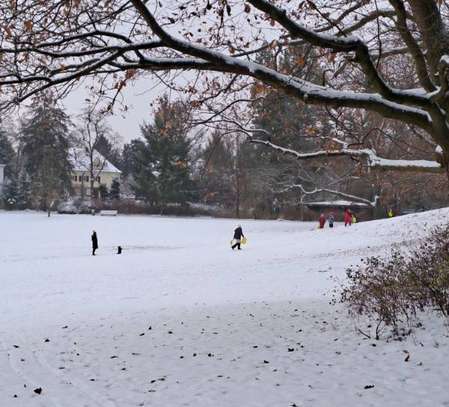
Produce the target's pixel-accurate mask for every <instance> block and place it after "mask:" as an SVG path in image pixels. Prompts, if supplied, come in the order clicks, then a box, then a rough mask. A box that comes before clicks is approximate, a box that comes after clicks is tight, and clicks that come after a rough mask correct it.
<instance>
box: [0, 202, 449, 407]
mask: <svg viewBox="0 0 449 407" xmlns="http://www.w3.org/2000/svg"><path fill="white" fill-rule="evenodd" d="M448 215H449V210H447V209H444V210H440V211H437V212H429V213H422V214H418V215H409V216H406V217H401V218H395V219H392V220H385V221H376V222H367V223H361V224H358V225H355V226H353V227H351V228H344V227H342V226H340V225H337V227H336V228H335V229H334V230H330V229H325V230H317V229H316V225H315V224H312V223H299V222H288V221H241V223H242V225H243V230H244V232H245V234H246V235H247V236H248V240H249V243H248V245H247V246H245V247H244V249H243V250H242V251H240V252H237V251H235V252H233V251H232V250H231V249H230V245H229V241H230V239H231V237H232V230H233V228H234V227H235V223H236V222H237V221H235V220H222V219H207V218H198V219H180V218H160V217H138V216H135V217H134V216H128V217H127V216H119V217H112V218H108V217H92V216H75V215H59V216H53V217H52V218H50V219H48V218H47V217H46V216H45V215H44V214H37V213H6V212H0V406H1V407H10V406H23V407H34V406H42V407H85V406H86V407H87V406H89V407H91V406H92V407H94V406H95V407H128V406H164V407H176V406H195V407H203V406H204V407H206V406H207V407H209V406H245V407H251V406H258V407H260V406H270V407H278V406H304V407H306V406H322V407H329V406H347V407H352V406H357V407H360V406H380V405H383V406H388V407H389V406H420V407H423V406H429V407H430V406H432V407H434V406H449V390H448V382H449V338H448V332H447V328H444V327H443V326H442V324H441V323H439V322H437V321H435V320H434V319H432V320H431V321H430V322H428V323H427V324H426V325H425V328H426V329H423V330H419V331H418V332H417V334H416V336H415V337H410V338H408V339H407V340H406V341H402V342H397V341H387V340H382V341H374V340H369V339H367V338H365V337H363V336H362V335H360V334H357V333H356V331H355V327H354V322H353V321H351V320H350V319H349V318H348V317H347V315H346V312H345V310H344V309H343V308H342V307H341V306H331V305H329V304H328V302H329V299H330V298H331V290H332V289H333V288H334V287H335V286H336V284H337V283H336V282H335V279H340V280H342V279H344V271H345V268H346V267H347V266H349V265H350V264H355V263H356V262H358V261H360V259H361V258H362V257H365V256H367V255H370V254H378V253H385V252H387V251H388V250H389V249H390V247H391V246H392V245H393V244H399V243H401V242H412V241H413V240H415V239H417V238H418V237H419V236H421V235H423V233H425V231H426V229H427V228H428V227H430V226H432V225H434V224H436V222H437V221H439V220H441V219H444V218H446V219H447V217H448ZM93 229H95V230H96V231H97V233H98V237H99V243H100V250H99V252H98V255H97V256H96V257H92V256H91V255H90V234H91V231H92V230H93ZM117 245H122V246H123V247H124V252H123V254H122V255H120V256H118V255H116V254H115V251H116V246H117ZM362 327H363V328H364V329H365V328H366V323H363V322H362ZM407 355H410V358H409V359H408V361H407V362H406V361H405V359H406V356H407ZM38 388H41V389H42V391H41V393H40V394H37V393H35V392H34V390H35V389H38Z"/></svg>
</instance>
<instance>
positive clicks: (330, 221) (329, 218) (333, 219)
mask: <svg viewBox="0 0 449 407" xmlns="http://www.w3.org/2000/svg"><path fill="white" fill-rule="evenodd" d="M327 221H328V222H329V227H330V228H333V227H334V221H335V217H334V214H333V213H332V212H331V213H330V214H329V216H328V217H327Z"/></svg>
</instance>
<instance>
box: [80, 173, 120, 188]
mask: <svg viewBox="0 0 449 407" xmlns="http://www.w3.org/2000/svg"><path fill="white" fill-rule="evenodd" d="M74 176H76V181H75V180H74V179H73V177H74ZM80 176H84V177H89V181H87V180H85V181H84V188H85V190H86V193H88V192H89V188H90V176H89V173H88V172H87V171H72V188H73V189H74V190H75V191H77V192H78V191H79V190H81V185H82V182H81V181H79V179H80ZM98 176H99V177H100V182H98V181H97V180H95V182H94V188H98V187H99V186H100V185H104V186H105V187H106V188H107V189H108V190H110V189H111V185H112V181H114V179H118V180H120V174H118V173H116V172H101V173H100V174H98Z"/></svg>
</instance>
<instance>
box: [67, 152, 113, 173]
mask: <svg viewBox="0 0 449 407" xmlns="http://www.w3.org/2000/svg"><path fill="white" fill-rule="evenodd" d="M69 157H70V162H71V164H72V167H73V169H74V170H75V171H89V167H90V165H89V156H88V155H87V153H85V152H84V151H83V150H82V149H74V148H73V149H71V151H70V153H69ZM93 158H94V167H95V171H100V172H110V173H115V174H121V173H122V172H121V171H120V170H119V169H118V168H117V167H116V166H114V165H113V164H112V163H111V162H110V161H108V160H107V159H106V158H105V157H104V156H103V155H102V154H100V153H99V152H98V151H94V155H93Z"/></svg>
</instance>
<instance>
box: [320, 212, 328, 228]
mask: <svg viewBox="0 0 449 407" xmlns="http://www.w3.org/2000/svg"><path fill="white" fill-rule="evenodd" d="M319 222H320V229H323V228H324V224H325V223H326V217H325V216H324V213H322V214H321V215H320V219H319Z"/></svg>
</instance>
